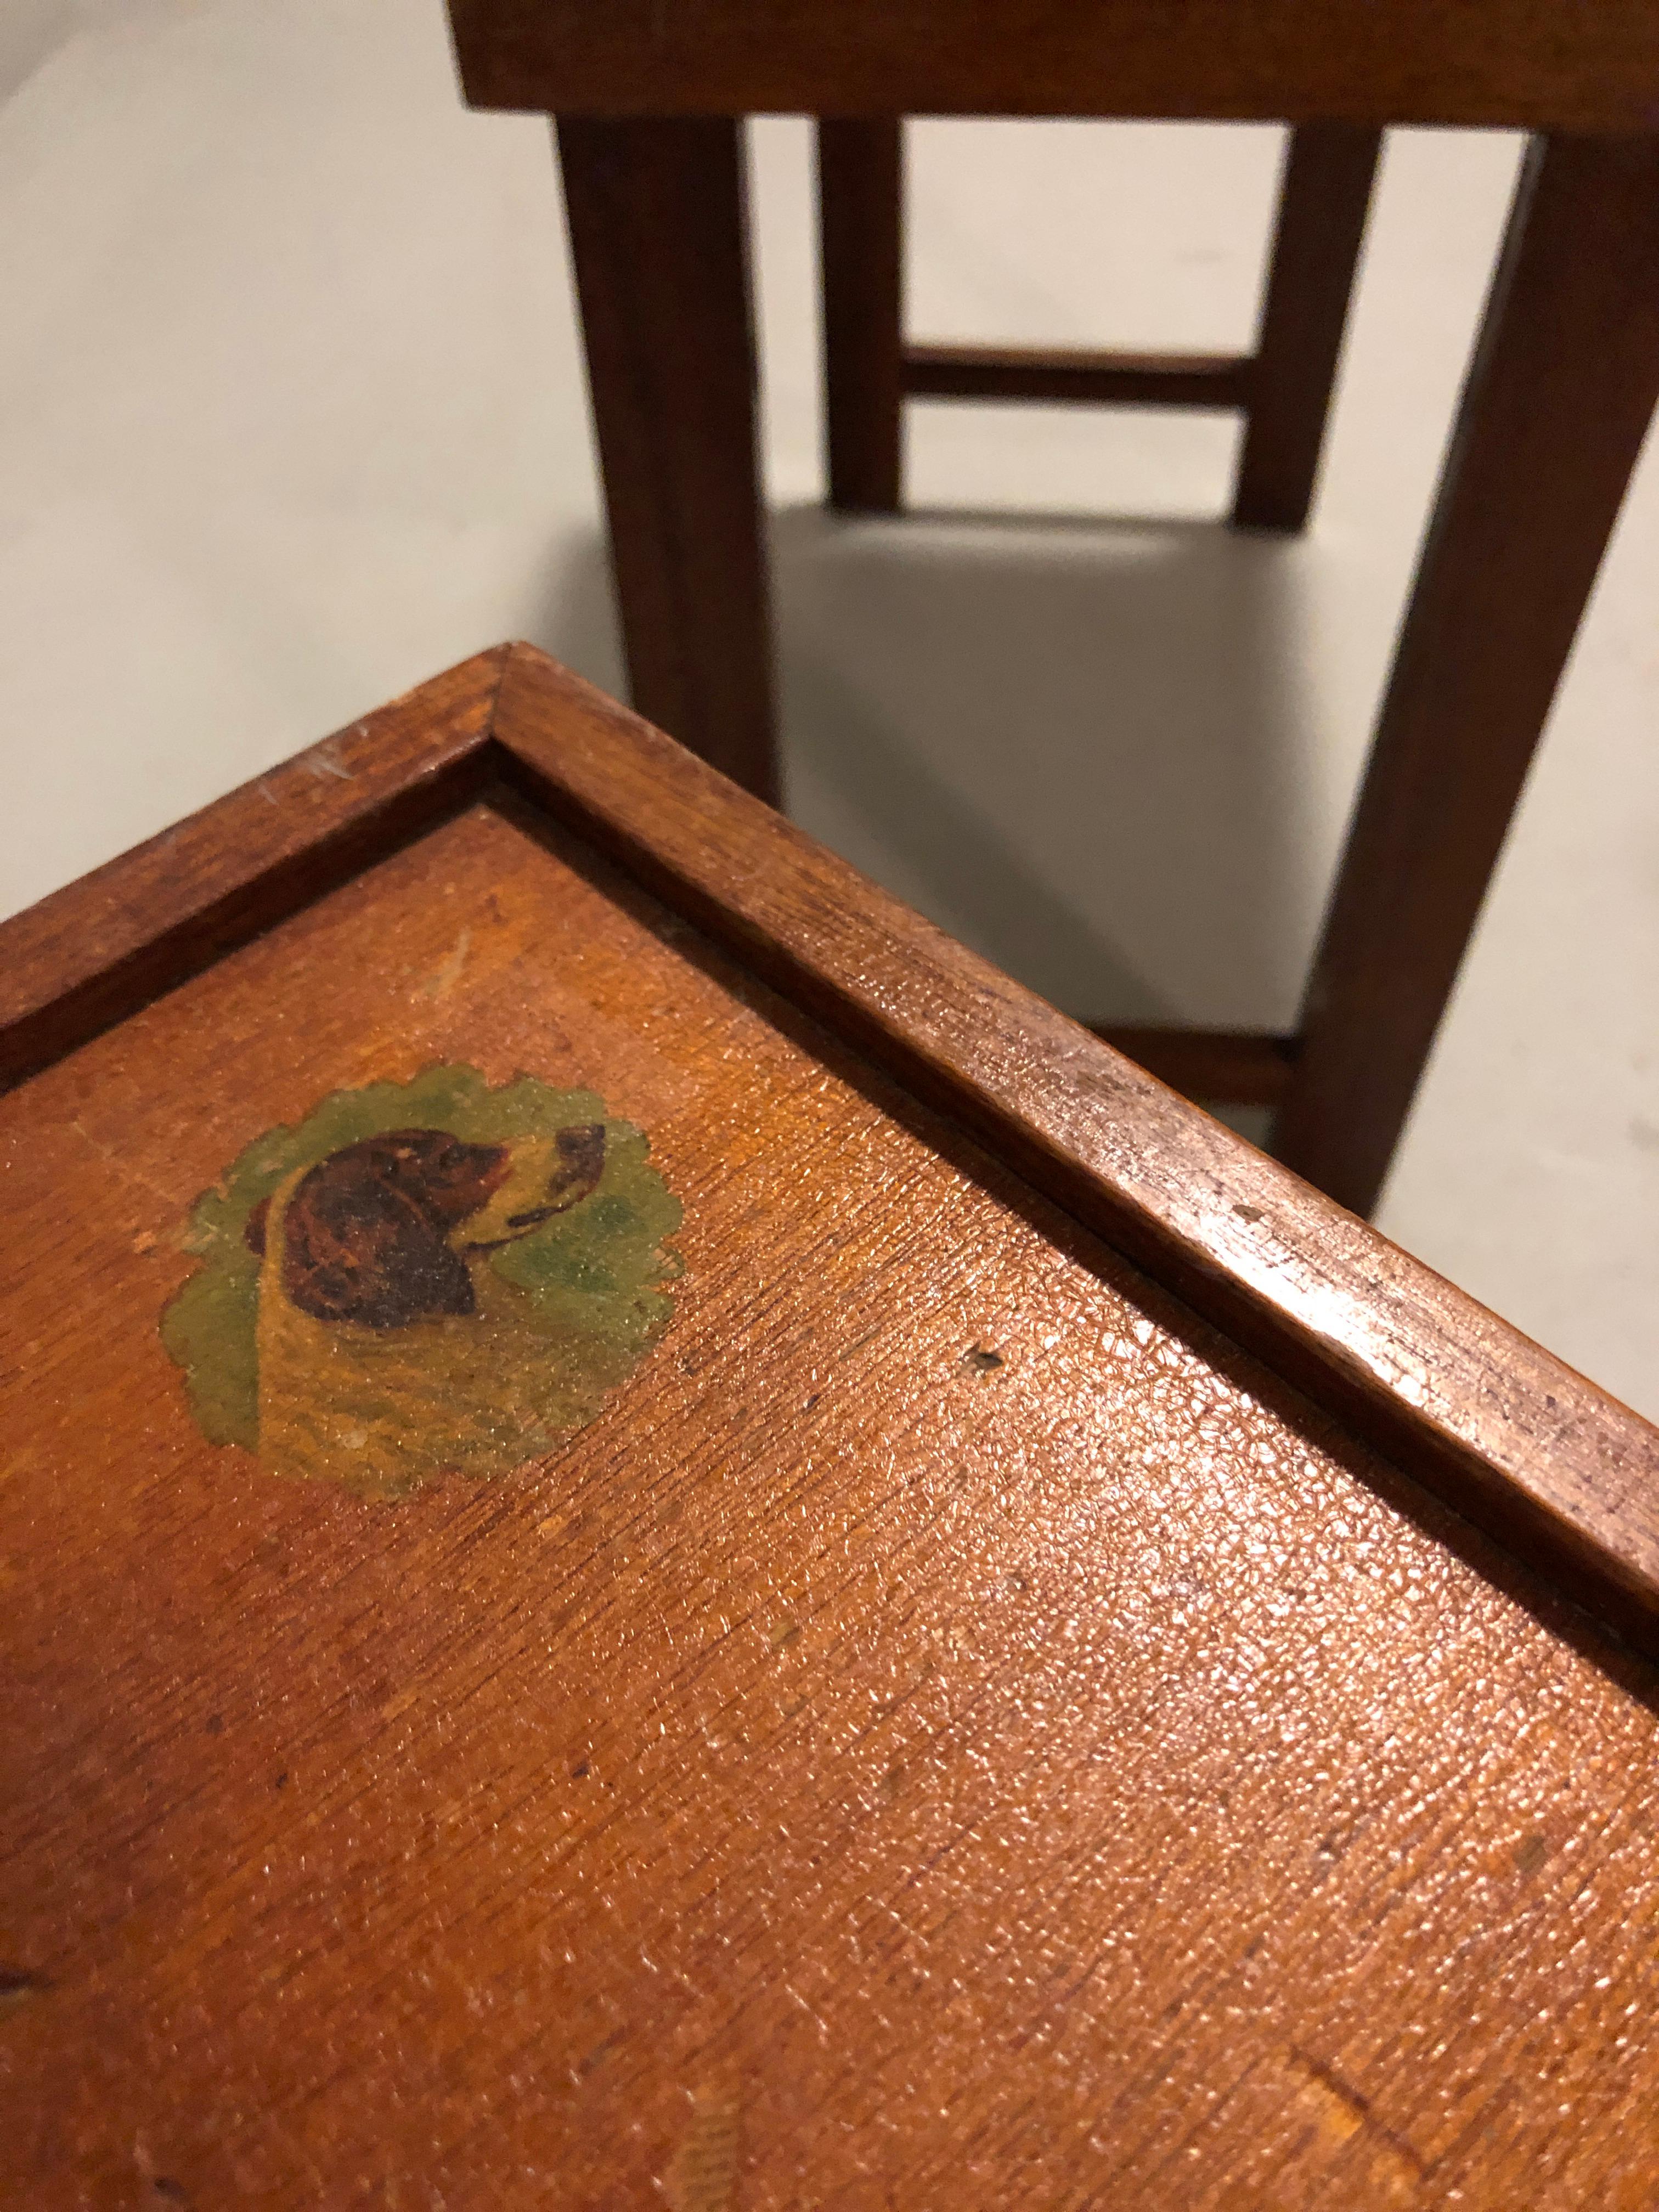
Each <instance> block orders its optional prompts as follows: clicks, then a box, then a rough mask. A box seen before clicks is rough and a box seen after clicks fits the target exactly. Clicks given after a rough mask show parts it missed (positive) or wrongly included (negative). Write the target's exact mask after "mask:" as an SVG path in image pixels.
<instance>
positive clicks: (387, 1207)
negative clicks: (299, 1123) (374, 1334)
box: [283, 1139, 477, 1328]
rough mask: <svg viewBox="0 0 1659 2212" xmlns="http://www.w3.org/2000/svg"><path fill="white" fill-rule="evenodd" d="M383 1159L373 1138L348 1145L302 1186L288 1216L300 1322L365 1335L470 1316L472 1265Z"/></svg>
mask: <svg viewBox="0 0 1659 2212" xmlns="http://www.w3.org/2000/svg"><path fill="white" fill-rule="evenodd" d="M383 1152H384V1147H382V1146H380V1145H379V1144H378V1142H377V1140H376V1139H368V1140H367V1141H365V1142H364V1143H362V1144H361V1145H352V1146H347V1147H346V1149H345V1150H344V1151H343V1152H336V1153H334V1154H333V1155H332V1156H331V1158H328V1159H325V1160H322V1161H319V1164H317V1166H315V1167H314V1168H313V1169H312V1170H311V1172H310V1173H309V1174H308V1175H307V1176H303V1177H302V1178H301V1181H300V1182H299V1183H298V1185H297V1186H296V1187H295V1191H294V1194H293V1195H292V1197H291V1198H290V1199H289V1202H288V1209H287V1212H286V1213H285V1215H284V1217H283V1289H284V1291H286V1292H287V1293H288V1296H289V1299H290V1300H291V1301H292V1303H293V1304H295V1305H296V1306H297V1307H298V1308H299V1309H300V1310H301V1313H307V1314H310V1315H312V1316H313V1318H315V1319H316V1320H318V1321H331V1322H341V1321H348V1322H358V1323H360V1324H361V1325H362V1327H364V1328H403V1327H404V1324H405V1323H406V1322H411V1321H416V1320H419V1319H421V1318H422V1317H423V1316H429V1315H437V1314H470V1313H471V1312H473V1311H474V1310H475V1308H476V1304H477V1301H476V1299H475V1297H474V1294H473V1289H472V1278H471V1275H470V1274H469V1273H468V1272H467V1267H466V1262H465V1261H464V1260H463V1259H462V1258H461V1257H460V1255H459V1253H456V1252H454V1251H452V1250H451V1249H450V1247H449V1245H448V1244H447V1243H446V1242H445V1241H444V1236H443V1230H442V1225H441V1223H440V1222H438V1221H435V1220H434V1218H432V1209H430V1208H428V1207H427V1206H422V1205H421V1204H419V1203H418V1202H417V1198H416V1194H415V1192H413V1191H411V1190H410V1188H408V1187H407V1184H406V1182H405V1181H404V1179H401V1178H397V1179H394V1177H393V1176H392V1175H390V1174H388V1173H387V1166H388V1162H387V1160H386V1158H384V1157H383Z"/></svg>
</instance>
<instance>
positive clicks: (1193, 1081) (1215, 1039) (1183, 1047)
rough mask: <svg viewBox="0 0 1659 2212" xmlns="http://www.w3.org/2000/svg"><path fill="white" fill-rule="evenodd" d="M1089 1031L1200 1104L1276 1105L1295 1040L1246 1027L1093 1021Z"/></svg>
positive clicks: (1290, 1064) (1291, 1063)
mask: <svg viewBox="0 0 1659 2212" xmlns="http://www.w3.org/2000/svg"><path fill="white" fill-rule="evenodd" d="M1090 1030H1091V1034H1092V1035H1094V1036H1097V1037H1101V1038H1103V1040H1104V1041H1105V1042H1106V1043H1108V1044H1109V1045H1110V1046H1111V1047H1112V1048H1114V1050H1115V1051H1117V1052H1121V1053H1122V1054H1124V1055H1125V1057H1126V1058H1127V1059H1129V1060H1133V1061H1135V1063H1136V1064H1137V1065H1138V1066H1141V1067H1144V1068H1145V1069H1146V1072H1147V1073H1148V1074H1149V1075H1155V1076H1157V1078H1158V1081H1159V1082H1160V1083H1167V1084H1168V1085H1169V1086H1170V1090H1171V1091H1179V1092H1180V1093H1181V1095H1182V1097H1183V1098H1191V1099H1194V1100H1196V1101H1197V1102H1198V1103H1199V1104H1200V1105H1206V1104H1211V1103H1219V1104H1225V1105H1231V1106H1277V1105H1278V1103H1279V1100H1280V1099H1281V1098H1282V1097H1284V1095H1285V1085H1287V1084H1288V1083H1289V1081H1290V1079H1291V1068H1292V1067H1293V1066H1294V1065H1295V1062H1296V1039H1295V1038H1294V1037H1288V1036H1271V1035H1263V1034H1261V1033H1260V1032H1257V1031H1253V1030H1177V1029H1133V1028H1127V1027H1125V1026H1124V1025H1123V1024H1121V1023H1111V1022H1093V1023H1091V1024H1090Z"/></svg>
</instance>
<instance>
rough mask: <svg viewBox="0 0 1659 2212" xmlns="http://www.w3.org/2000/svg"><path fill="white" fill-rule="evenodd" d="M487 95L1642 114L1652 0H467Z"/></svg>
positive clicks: (582, 100)
mask: <svg viewBox="0 0 1659 2212" xmlns="http://www.w3.org/2000/svg"><path fill="white" fill-rule="evenodd" d="M449 12H450V21H451V26H452V29H453V36H454V40H455V47H456V52H457V54H458V56H459V61H460V67H461V76H462V82H463V83H464V84H465V89H466V96H467V98H468V100H470V101H471V103H472V105H473V106H475V107H518V108H531V109H545V110H551V111H556V112H562V113H566V114H574V113H577V112H583V113H587V114H594V115H686V114H702V115H708V114H713V115H742V114H746V113H752V112H762V111H771V112H781V113H787V114H807V115H840V116H877V115H927V114H967V115H1150V116H1176V117H1179V116H1207V117H1215V118H1256V119H1259V120H1264V121H1275V120H1283V121H1287V122H1292V123H1301V122H1311V121H1319V120H1326V121H1346V122H1352V123H1368V124H1386V123H1468V124H1488V125H1511V126H1515V127H1519V128H1526V129H1534V130H1545V129H1551V128H1554V129H1559V130H1576V131H1599V130H1614V131H1639V130H1645V129H1649V128H1650V127H1651V125H1652V124H1653V120H1654V88H1655V86H1656V84H1659V15H1656V12H1655V10H1654V9H1653V7H1652V5H1651V4H1650V0H1595V5H1594V6H1579V7H1571V8H1565V7H1562V6H1561V5H1559V0H1253V4H1251V5H1250V6H1249V7H1242V6H1240V5H1238V4H1237V0H1185V4H1183V5H1182V6H1181V7H1179V8H1171V7H1170V6H1169V5H1167V4H1166V0H1095V4H1093V5H1091V6H1087V7H1082V6H1078V5H1076V4H1075V0H841V4H840V5H839V6H837V7H836V9H834V10H833V11H830V12H829V13H826V11H825V10H824V9H823V8H821V7H815V6H812V5H811V4H809V0H680V4H679V5H678V6H676V7H674V8H671V9H664V8H662V7H659V6H658V5H657V4H655V0H611V4H610V5H609V6H607V7H605V8H595V7H592V5H590V4H588V0H450V11H449Z"/></svg>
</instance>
